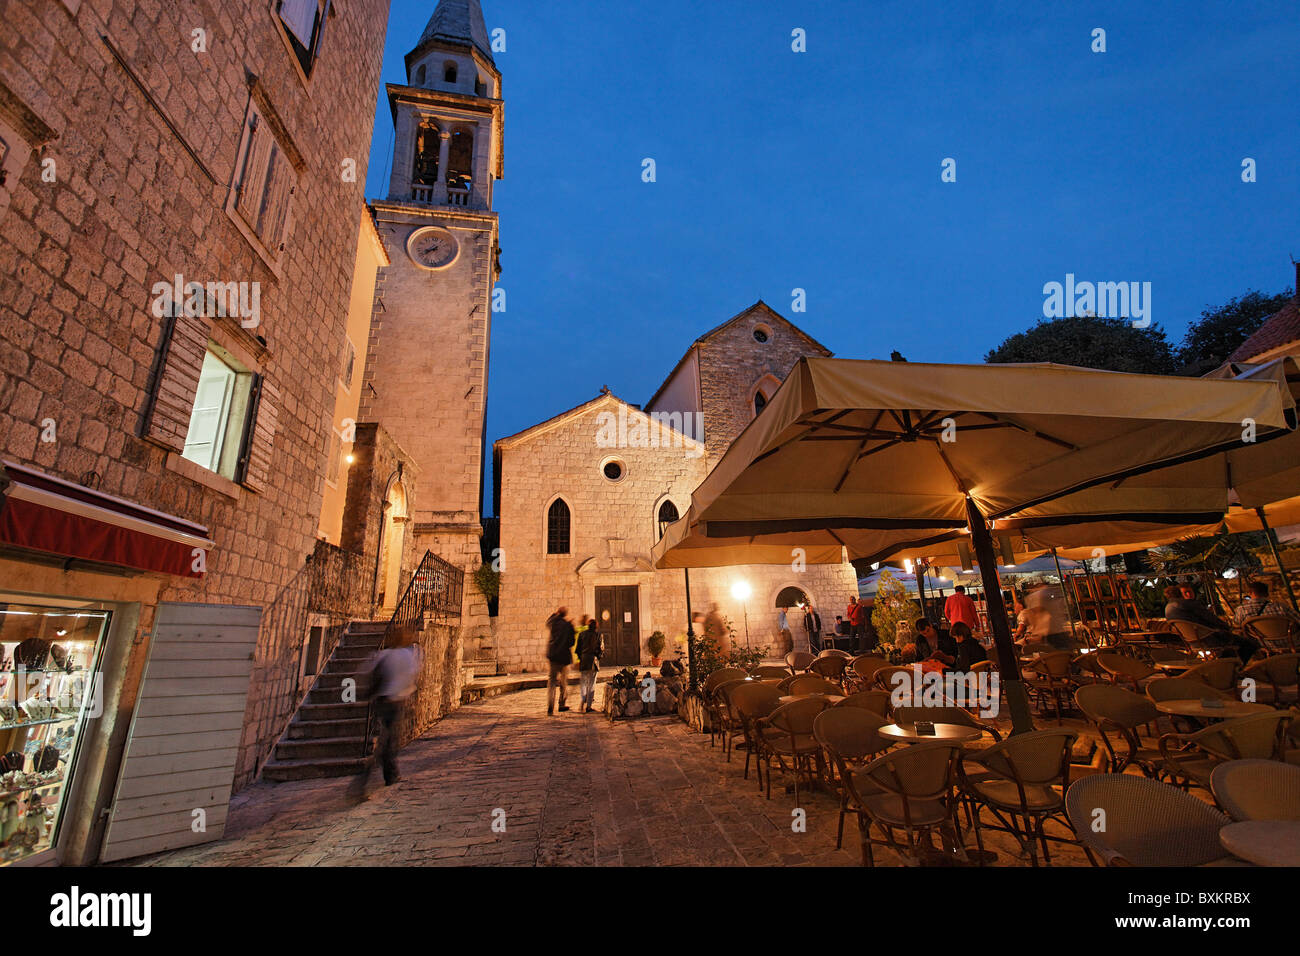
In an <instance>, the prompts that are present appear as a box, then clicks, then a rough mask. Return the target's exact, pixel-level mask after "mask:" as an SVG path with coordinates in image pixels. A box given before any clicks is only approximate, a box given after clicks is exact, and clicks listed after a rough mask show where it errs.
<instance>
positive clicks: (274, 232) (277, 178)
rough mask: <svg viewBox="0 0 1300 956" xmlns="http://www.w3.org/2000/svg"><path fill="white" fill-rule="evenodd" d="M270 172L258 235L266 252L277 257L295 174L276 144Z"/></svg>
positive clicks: (282, 238) (287, 215) (287, 158)
mask: <svg viewBox="0 0 1300 956" xmlns="http://www.w3.org/2000/svg"><path fill="white" fill-rule="evenodd" d="M270 167H271V168H270V172H269V174H268V176H267V182H266V212H265V213H264V214H263V216H262V228H261V230H260V232H259V235H260V236H261V237H262V243H263V244H264V245H265V246H266V249H267V251H268V252H270V253H271V255H272V256H274V257H277V258H278V257H279V255H280V251H281V249H282V248H283V244H284V240H285V235H284V230H285V223H286V222H287V220H288V217H289V201H290V198H291V197H292V196H293V194H294V190H295V180H296V178H297V177H296V175H295V173H294V169H293V164H291V163H290V162H289V157H288V156H286V155H285V154H284V150H282V149H280V148H279V146H276V147H275V148H274V149H273V150H272V152H271V163H270Z"/></svg>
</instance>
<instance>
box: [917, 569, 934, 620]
mask: <svg viewBox="0 0 1300 956" xmlns="http://www.w3.org/2000/svg"><path fill="white" fill-rule="evenodd" d="M916 570H917V575H916V592H917V593H918V594H919V595H921V617H923V618H925V619H927V620H929V618H930V609H929V608H928V607H926V606H925V569H924V568H923V567H921V566H920V562H918V563H917V568H916ZM935 623H936V624H937V623H938V622H937V621H936V622H935Z"/></svg>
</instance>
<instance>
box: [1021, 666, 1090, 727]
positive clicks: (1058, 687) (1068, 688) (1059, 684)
mask: <svg viewBox="0 0 1300 956" xmlns="http://www.w3.org/2000/svg"><path fill="white" fill-rule="evenodd" d="M1073 657H1074V655H1073V654H1072V653H1071V652H1070V651H1052V652H1050V653H1047V654H1043V655H1042V656H1041V657H1039V658H1037V659H1036V660H1034V661H1032V662H1031V663H1029V664H1026V665H1025V667H1026V671H1027V675H1026V677H1025V689H1026V690H1027V691H1028V692H1029V696H1030V698H1031V699H1033V700H1034V702H1035V703H1036V704H1037V705H1038V711H1039V713H1041V714H1044V715H1046V714H1047V707H1048V705H1049V704H1050V705H1051V706H1052V707H1053V708H1054V709H1055V710H1056V720H1057V723H1060V721H1061V717H1062V712H1063V710H1064V709H1065V708H1066V707H1068V706H1069V703H1070V701H1071V700H1072V699H1073V694H1074V691H1075V688H1077V687H1078V686H1079V682H1078V680H1077V679H1075V677H1074V675H1073V674H1071V672H1070V662H1071V659H1072V658H1073Z"/></svg>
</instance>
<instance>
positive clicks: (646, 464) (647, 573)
mask: <svg viewBox="0 0 1300 956" xmlns="http://www.w3.org/2000/svg"><path fill="white" fill-rule="evenodd" d="M620 406H621V407H622V408H623V409H624V410H625V411H626V413H627V414H628V415H632V416H635V415H638V414H640V413H639V412H637V411H636V410H634V409H632V408H631V407H630V406H627V405H624V404H623V403H622V402H620V401H619V400H618V399H616V398H614V397H613V396H608V397H606V398H605V399H604V400H603V401H597V402H593V403H589V404H588V405H586V406H583V407H582V408H581V409H580V410H577V411H575V413H573V414H571V415H568V416H562V417H561V419H560V420H559V421H557V422H555V423H553V424H548V425H546V426H540V427H539V428H538V429H535V430H533V431H531V432H526V433H523V435H521V436H515V437H514V438H511V439H504V440H502V441H501V442H498V443H497V450H498V454H499V455H500V456H501V464H500V473H501V492H500V502H501V547H502V551H503V553H504V559H505V564H504V568H503V571H502V582H501V603H500V613H499V617H498V618H497V624H496V628H495V641H496V643H497V649H498V654H499V660H500V661H501V663H502V664H503V665H504V666H505V669H506V670H508V671H509V672H512V673H514V672H519V671H522V670H528V671H536V670H542V669H544V668H545V666H546V665H545V650H546V638H547V632H546V626H545V622H546V618H547V617H548V616H549V615H550V614H551V612H552V611H554V610H555V609H556V608H557V607H559V606H561V605H564V606H566V607H567V608H568V609H569V611H570V613H571V615H572V616H573V618H574V619H575V620H576V619H577V618H578V616H579V615H580V614H581V613H583V612H586V613H588V614H594V613H595V588H596V587H600V586H605V585H626V586H631V585H635V586H637V587H638V588H639V612H640V631H641V634H640V642H641V660H642V662H643V663H648V662H649V660H650V655H649V652H648V651H647V650H646V648H645V639H646V638H648V637H649V635H650V634H651V632H653V631H655V630H661V631H663V632H664V635H665V637H666V638H667V639H668V646H667V649H666V650H665V652H664V656H666V657H667V656H672V655H673V654H674V653H675V651H676V650H677V649H678V648H680V649H683V650H684V649H685V635H686V620H687V617H686V592H685V583H684V574H683V572H682V571H680V570H669V571H655V570H653V567H652V565H651V556H650V551H651V548H652V547H653V546H654V543H655V541H656V540H657V538H658V525H657V523H656V516H657V514H658V509H659V506H660V504H661V503H662V502H663V501H664V500H665V498H668V499H671V500H672V501H673V503H674V504H675V505H676V507H677V510H678V512H679V513H680V514H685V513H686V510H687V507H688V506H689V503H690V494H691V492H692V491H693V490H694V489H695V487H696V486H697V485H699V483H700V482H701V481H702V480H703V479H704V476H705V473H706V471H705V468H706V466H705V458H704V456H703V455H702V454H700V451H702V449H700V448H699V447H698V446H694V447H690V446H689V445H688V447H685V448H684V447H682V446H681V445H680V444H679V445H678V446H677V447H672V448H663V447H660V448H635V447H618V448H603V447H599V446H598V445H597V443H596V436H597V433H598V430H599V428H600V421H601V420H600V417H599V416H600V415H601V414H602V412H610V411H613V412H615V413H617V412H618V409H619V407H620ZM609 457H617V458H618V459H620V460H621V461H622V462H623V463H624V464H625V466H626V476H625V477H624V478H623V479H622V480H621V481H618V482H611V481H609V480H608V479H607V478H605V477H604V475H603V473H602V471H601V465H602V463H603V462H604V461H605V460H606V459H607V458H609ZM557 495H559V496H562V497H563V498H564V499H565V501H566V502H567V504H568V505H569V509H570V512H571V516H572V524H571V543H570V553H569V554H562V555H551V554H547V553H546V515H547V510H548V508H549V507H550V505H551V502H552V501H553V500H554V499H555V497H556V496H557ZM737 580H744V581H746V582H747V583H749V585H750V586H751V588H752V590H753V595H752V597H751V598H750V599H749V601H748V607H747V608H746V605H745V604H744V603H742V602H740V601H738V600H736V599H735V598H733V597H732V595H731V588H732V585H733V584H734V583H735V581H737ZM788 585H794V586H796V587H800V588H802V589H804V590H805V591H806V592H807V593H809V594H810V595H811V596H812V598H813V600H814V601H816V602H818V603H819V604H821V605H822V606H823V607H824V608H832V609H836V608H837V609H838V612H839V613H842V612H843V608H844V606H845V605H846V604H847V603H848V599H849V597H850V596H851V595H856V593H857V582H856V578H855V576H854V574H853V570H852V567H851V566H849V565H847V564H841V565H830V566H809V567H808V568H807V569H806V570H803V571H795V570H794V569H793V568H792V567H787V566H784V565H761V566H743V567H732V568H708V569H699V570H696V571H692V572H691V602H692V610H693V611H694V612H695V613H697V614H701V613H704V612H706V611H707V610H708V608H709V605H710V603H712V602H715V601H716V602H717V603H718V605H719V609H720V610H721V612H722V613H723V614H724V615H725V616H727V617H729V618H731V619H732V621H733V624H734V626H735V629H736V632H737V643H738V644H743V643H744V641H745V616H746V610H748V618H749V634H750V641H751V643H752V644H753V645H754V646H756V647H757V646H774V644H775V640H776V636H777V631H776V622H777V612H776V610H775V601H776V596H777V594H778V593H779V592H780V590H781V589H782V588H783V587H785V586H788ZM835 613H837V612H836V610H831V612H830V615H829V618H828V620H829V621H833V620H834V614H835ZM698 630H699V628H698V626H697V632H698ZM795 637H796V640H800V639H801V638H802V635H801V634H800V633H796V634H795Z"/></svg>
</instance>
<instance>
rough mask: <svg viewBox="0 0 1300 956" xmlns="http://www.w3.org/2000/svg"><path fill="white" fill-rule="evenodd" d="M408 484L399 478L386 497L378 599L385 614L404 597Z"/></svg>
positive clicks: (377, 588) (377, 586)
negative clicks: (403, 561) (403, 562)
mask: <svg viewBox="0 0 1300 956" xmlns="http://www.w3.org/2000/svg"><path fill="white" fill-rule="evenodd" d="M410 520H411V519H410V514H409V511H408V505H407V498H406V487H405V486H404V485H403V484H402V482H401V480H400V479H397V480H395V481H394V482H393V484H392V485H391V486H390V487H389V489H388V496H387V497H386V498H385V500H384V523H383V525H382V526H381V529H380V532H379V534H380V541H379V567H378V569H377V571H376V575H375V586H376V590H377V594H376V596H375V603H376V604H377V605H378V606H379V608H380V609H381V611H382V612H383V614H384V616H388V615H389V614H391V613H392V612H393V611H394V610H395V609H396V607H397V602H398V600H399V599H400V598H401V594H400V591H401V584H402V554H403V551H404V549H405V547H406V525H407V523H408V522H409V521H410Z"/></svg>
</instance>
